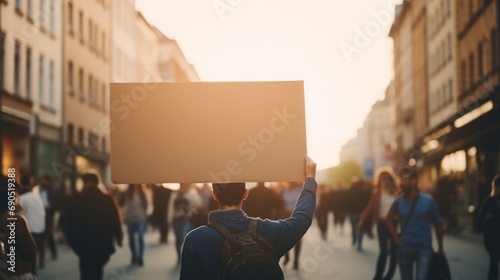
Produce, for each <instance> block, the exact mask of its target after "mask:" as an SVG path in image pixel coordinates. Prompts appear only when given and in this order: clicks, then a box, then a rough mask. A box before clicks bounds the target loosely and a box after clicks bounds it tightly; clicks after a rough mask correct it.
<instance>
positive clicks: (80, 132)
mask: <svg viewBox="0 0 500 280" xmlns="http://www.w3.org/2000/svg"><path fill="white" fill-rule="evenodd" d="M84 139H85V132H84V131H83V128H82V127H80V128H78V146H79V147H83V140H84Z"/></svg>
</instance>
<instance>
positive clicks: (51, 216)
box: [33, 174, 59, 260]
mask: <svg viewBox="0 0 500 280" xmlns="http://www.w3.org/2000/svg"><path fill="white" fill-rule="evenodd" d="M33 190H34V192H35V193H38V194H39V195H40V198H41V199H42V202H43V205H44V206H45V240H46V244H47V247H48V248H49V250H50V253H51V257H52V260H56V259H57V246H56V239H55V232H54V231H55V227H56V222H55V215H56V211H57V206H58V205H57V203H58V202H59V201H58V200H57V199H58V195H57V190H56V189H55V188H54V183H53V181H52V176H50V175H48V174H44V175H42V176H41V178H40V184H39V185H37V186H35V187H34V188H33Z"/></svg>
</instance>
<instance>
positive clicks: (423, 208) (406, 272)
mask: <svg viewBox="0 0 500 280" xmlns="http://www.w3.org/2000/svg"><path fill="white" fill-rule="evenodd" d="M401 181H402V184H401V190H402V192H403V194H402V195H400V196H398V198H396V200H395V201H394V202H393V203H392V205H391V208H390V210H389V213H388V214H387V218H386V221H387V229H388V230H389V233H390V234H391V237H392V239H393V241H394V243H395V244H396V245H397V246H398V254H399V256H398V259H399V270H400V273H401V280H412V279H414V277H413V274H414V266H415V264H416V272H415V274H416V279H417V280H426V279H427V276H428V272H429V268H430V263H431V258H432V255H433V248H432V230H431V225H433V226H434V230H435V233H436V239H437V243H438V251H437V252H438V254H439V255H441V256H444V247H443V223H442V219H441V216H440V215H439V211H438V207H437V204H436V201H435V200H434V199H433V198H432V196H430V195H429V194H426V193H422V192H420V190H419V188H418V181H417V175H416V174H415V172H412V173H410V174H408V175H404V176H402V177H401ZM395 219H398V220H399V226H400V228H401V231H400V233H399V235H398V234H396V227H395V226H394V224H393V223H392V221H394V220H395Z"/></svg>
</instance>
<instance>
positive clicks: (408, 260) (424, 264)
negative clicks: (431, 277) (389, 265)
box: [398, 244, 433, 280]
mask: <svg viewBox="0 0 500 280" xmlns="http://www.w3.org/2000/svg"><path fill="white" fill-rule="evenodd" d="M432 253H433V251H432V247H431V245H405V244H401V246H400V248H399V256H398V258H399V270H400V272H401V280H413V266H414V264H415V263H416V264H417V271H416V277H417V278H416V280H426V279H427V274H428V272H429V268H430V264H431V260H432Z"/></svg>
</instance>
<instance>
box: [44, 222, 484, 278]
mask: <svg viewBox="0 0 500 280" xmlns="http://www.w3.org/2000/svg"><path fill="white" fill-rule="evenodd" d="M349 226H350V225H349V224H347V223H346V224H345V230H344V233H343V234H340V233H339V230H338V229H336V230H335V232H333V231H332V227H331V226H330V228H329V234H328V241H327V242H324V241H321V239H320V235H319V232H318V228H317V227H316V221H314V224H313V226H312V227H311V229H310V230H309V231H308V232H307V234H306V235H305V237H304V240H303V246H302V253H301V258H300V270H299V271H297V272H296V271H294V270H293V269H292V266H291V263H292V260H293V259H292V260H291V261H290V263H289V264H288V266H287V267H285V268H284V271H285V274H286V279H288V280H298V279H300V280H304V279H314V280H316V279H318V280H320V279H341V280H343V279H346V280H347V279H360V280H365V279H372V277H373V272H374V267H375V261H376V258H377V253H378V248H377V246H378V245H377V242H376V239H368V238H366V235H365V239H364V244H363V251H361V252H358V251H356V250H355V248H353V247H351V245H350V229H349ZM157 240H158V233H157V232H153V231H150V232H148V234H147V238H146V253H145V266H144V267H142V268H139V267H132V266H130V265H129V262H130V253H129V250H128V247H126V244H127V242H126V240H124V241H125V242H124V247H122V248H119V249H118V251H117V252H116V253H115V254H114V255H113V256H112V258H111V261H110V262H109V263H108V265H107V266H106V268H105V278H104V279H105V280H142V279H147V280H160V279H162V280H165V279H178V277H179V276H178V273H179V268H178V267H177V266H176V256H175V249H174V245H173V241H174V236H173V234H172V233H171V234H170V236H169V243H168V244H165V245H160V244H159V243H158V242H157ZM445 250H446V255H447V257H448V260H449V264H450V268H451V271H452V277H453V280H465V279H466V280H468V279H486V275H487V269H488V256H487V254H486V252H485V251H484V249H483V246H482V239H481V237H480V236H477V235H473V234H470V233H469V234H468V233H467V232H465V233H464V234H463V235H461V236H458V237H457V236H449V235H448V236H446V237H445ZM292 257H293V255H292ZM38 277H39V279H40V280H67V279H78V278H79V272H78V260H77V258H76V256H75V255H74V254H73V252H71V250H70V249H68V248H67V247H66V246H64V245H61V246H60V247H59V259H58V260H57V261H55V262H54V261H50V262H48V263H47V265H46V268H45V269H42V270H40V271H39V273H38ZM393 279H394V280H397V279H399V272H396V276H395V277H394V278H393Z"/></svg>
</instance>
